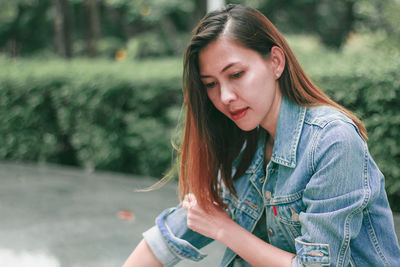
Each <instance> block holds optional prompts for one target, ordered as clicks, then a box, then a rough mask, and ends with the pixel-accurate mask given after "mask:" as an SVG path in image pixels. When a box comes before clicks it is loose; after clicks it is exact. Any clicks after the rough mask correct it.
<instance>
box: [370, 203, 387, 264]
mask: <svg viewBox="0 0 400 267" xmlns="http://www.w3.org/2000/svg"><path fill="white" fill-rule="evenodd" d="M364 215H365V219H366V221H367V222H366V226H367V230H368V236H369V239H370V240H371V242H372V244H373V245H374V249H375V251H376V253H377V254H378V255H379V256H380V258H381V260H382V261H383V263H384V264H385V266H389V263H388V261H387V259H386V257H385V255H384V254H383V252H382V250H381V248H380V246H379V242H378V238H377V237H376V233H375V230H374V228H373V226H372V222H371V217H370V214H369V210H368V209H365V210H364Z"/></svg>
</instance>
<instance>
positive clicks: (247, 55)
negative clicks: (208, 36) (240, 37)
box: [199, 37, 261, 74]
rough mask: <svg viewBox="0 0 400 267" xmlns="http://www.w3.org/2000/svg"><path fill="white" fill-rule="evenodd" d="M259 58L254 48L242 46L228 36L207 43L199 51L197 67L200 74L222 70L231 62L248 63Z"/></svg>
mask: <svg viewBox="0 0 400 267" xmlns="http://www.w3.org/2000/svg"><path fill="white" fill-rule="evenodd" d="M259 59H261V56H260V55H259V54H258V53H257V52H256V51H254V50H251V49H249V48H247V47H244V46H242V45H241V44H239V43H238V42H236V41H234V40H232V39H229V38H225V37H222V38H218V39H217V40H215V41H213V42H211V43H210V44H208V45H207V46H206V47H205V48H203V49H202V50H201V51H200V53H199V68H200V72H201V74H203V73H204V74H206V72H216V71H218V72H219V71H222V70H223V69H224V68H225V67H226V66H227V65H229V64H232V63H239V64H244V65H247V64H250V63H251V62H253V63H255V62H254V61H257V60H259Z"/></svg>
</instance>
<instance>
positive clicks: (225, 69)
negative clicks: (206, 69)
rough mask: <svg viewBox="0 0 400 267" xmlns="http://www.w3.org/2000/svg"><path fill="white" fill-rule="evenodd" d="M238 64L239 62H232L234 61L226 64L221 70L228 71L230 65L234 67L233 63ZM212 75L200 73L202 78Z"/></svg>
mask: <svg viewBox="0 0 400 267" xmlns="http://www.w3.org/2000/svg"><path fill="white" fill-rule="evenodd" d="M236 64H238V62H232V63H230V64H228V65H226V66H225V67H224V68H223V69H222V70H221V73H222V72H224V71H227V70H228V69H229V68H230V67H232V66H233V65H236ZM210 77H211V76H208V75H200V78H201V79H203V78H210Z"/></svg>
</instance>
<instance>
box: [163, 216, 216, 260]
mask: <svg viewBox="0 0 400 267" xmlns="http://www.w3.org/2000/svg"><path fill="white" fill-rule="evenodd" d="M173 212H178V213H181V212H185V213H186V211H185V210H182V209H175V208H172V209H166V210H164V211H163V212H162V213H161V214H160V215H159V216H158V217H157V219H156V225H157V227H158V229H159V231H160V233H161V236H162V237H163V238H164V241H165V242H166V244H167V246H168V248H169V249H170V250H171V251H173V252H174V253H175V254H176V255H177V256H178V257H183V258H186V259H190V260H193V261H200V260H202V259H203V258H205V257H207V254H203V253H201V251H200V250H199V249H197V248H196V247H195V246H193V245H192V244H191V243H189V242H188V241H186V240H184V239H181V238H179V237H177V236H176V235H175V234H174V232H173V231H172V230H171V228H170V227H169V226H168V224H167V223H166V220H167V218H168V216H169V215H170V214H172V213H173ZM182 215H183V214H182ZM179 217H181V216H179ZM184 217H185V218H186V216H184ZM181 218H182V217H181ZM210 240H211V239H210Z"/></svg>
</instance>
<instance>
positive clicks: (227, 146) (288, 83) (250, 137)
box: [178, 4, 367, 209]
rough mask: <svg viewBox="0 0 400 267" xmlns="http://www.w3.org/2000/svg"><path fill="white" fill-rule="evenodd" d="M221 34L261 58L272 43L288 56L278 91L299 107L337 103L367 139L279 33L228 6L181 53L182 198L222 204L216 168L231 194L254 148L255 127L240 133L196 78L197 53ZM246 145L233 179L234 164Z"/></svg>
mask: <svg viewBox="0 0 400 267" xmlns="http://www.w3.org/2000/svg"><path fill="white" fill-rule="evenodd" d="M227 25H229V26H227ZM222 34H224V35H228V36H229V37H230V38H232V39H233V40H235V41H237V42H238V43H240V44H241V45H243V46H244V47H247V48H249V49H252V50H254V51H256V52H258V53H259V54H260V55H262V56H268V54H269V52H270V50H271V48H272V47H273V46H278V47H280V48H281V49H282V50H283V51H284V54H285V60H286V65H285V69H284V71H283V73H282V75H281V77H280V78H279V81H278V82H279V87H280V90H281V92H282V95H284V96H285V97H286V98H288V99H289V100H290V101H291V102H293V103H296V104H298V105H300V106H314V105H328V106H332V107H335V108H337V109H338V110H340V111H341V112H343V113H344V114H346V115H347V116H348V117H350V118H351V119H352V120H353V121H354V123H355V124H356V125H357V126H358V128H359V130H360V132H361V134H362V136H363V137H364V138H366V137H367V136H366V130H365V127H364V126H363V124H362V123H361V121H360V120H359V119H358V118H357V117H355V116H354V115H353V114H352V113H351V112H350V111H348V110H346V109H345V108H344V107H342V106H340V105H339V104H337V103H336V102H334V101H333V100H331V99H330V98H329V97H328V96H326V95H325V94H324V93H323V92H322V91H321V90H320V89H319V88H318V87H317V86H316V85H315V84H314V83H312V82H311V80H310V79H309V78H308V77H307V75H306V74H305V73H304V71H303V69H302V68H301V66H300V65H299V63H298V62H297V60H296V58H295V56H294V54H293V52H292V51H291V49H290V47H289V45H288V44H287V42H286V41H285V39H284V38H283V36H282V35H281V34H280V33H279V31H278V30H277V29H276V28H275V26H274V25H273V24H272V23H271V22H270V21H269V20H268V19H267V18H266V17H265V16H264V15H263V14H262V13H260V12H259V11H257V10H255V9H253V8H249V7H244V6H241V5H232V4H230V5H227V6H226V7H225V8H224V9H222V10H218V11H213V12H210V13H208V14H207V15H206V16H205V17H204V18H203V19H202V20H201V21H200V23H199V24H198V26H197V27H196V28H195V30H194V33H193V36H192V39H191V41H190V43H189V45H188V47H187V49H186V52H185V57H184V70H183V84H182V87H183V95H184V105H185V107H186V117H185V124H184V132H183V139H182V143H181V147H180V149H179V150H178V151H179V154H180V157H179V159H180V171H179V192H180V197H181V199H182V197H183V196H185V195H186V194H188V193H193V194H194V195H195V196H196V199H197V201H198V203H199V205H200V206H201V207H203V208H205V209H207V207H209V204H210V203H213V202H214V203H218V204H219V205H221V206H223V205H224V204H223V202H222V199H221V196H220V194H219V191H220V184H219V179H218V171H220V176H221V180H222V182H223V183H224V184H225V185H226V186H227V187H228V189H229V190H230V191H231V192H232V193H233V194H235V189H234V186H233V181H234V180H235V179H236V178H238V177H240V176H241V175H243V174H244V172H245V171H246V169H247V168H248V167H249V165H250V163H251V160H252V158H253V157H254V153H255V151H256V148H257V140H258V136H259V130H258V129H254V130H252V131H249V132H245V131H242V130H241V129H239V128H238V127H237V126H236V125H235V123H233V122H232V121H231V120H230V119H229V118H227V117H226V116H225V115H223V114H222V113H220V112H219V111H218V110H217V109H216V108H215V107H214V106H213V104H212V103H211V101H210V100H209V99H208V96H207V93H206V90H205V89H204V86H203V83H202V82H201V80H200V74H199V62H198V61H199V52H200V51H201V50H202V49H203V48H205V47H206V46H207V45H208V44H210V43H211V42H213V41H215V40H217V39H218V38H219V37H220V36H221V35H222ZM245 143H246V146H245V149H244V151H243V153H242V154H241V157H240V161H239V164H238V166H237V170H236V172H235V175H234V176H233V177H232V164H233V162H234V160H235V159H236V158H237V156H238V155H239V153H240V151H241V149H242V147H243V146H244V144H245Z"/></svg>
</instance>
